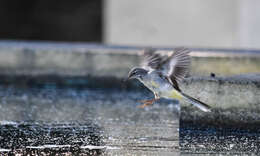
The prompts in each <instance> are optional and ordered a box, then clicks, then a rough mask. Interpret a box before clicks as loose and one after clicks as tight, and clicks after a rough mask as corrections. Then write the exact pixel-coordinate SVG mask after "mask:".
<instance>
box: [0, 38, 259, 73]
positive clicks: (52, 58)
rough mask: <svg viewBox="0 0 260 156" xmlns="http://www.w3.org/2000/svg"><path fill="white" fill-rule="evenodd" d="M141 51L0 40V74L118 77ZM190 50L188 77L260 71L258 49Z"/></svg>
mask: <svg viewBox="0 0 260 156" xmlns="http://www.w3.org/2000/svg"><path fill="white" fill-rule="evenodd" d="M142 49H143V48H142V47H127V46H106V45H99V44H83V43H73V44H72V43H59V42H58V43H53V42H15V41H0V73H8V74H28V75H38V74H56V75H61V76H62V75H72V76H73V75H77V76H79V75H81V76H82V75H92V76H113V77H119V78H122V77H125V76H126V75H127V73H128V71H129V69H130V68H132V67H134V66H138V65H139V63H140V61H141V57H140V52H141V50H142ZM161 49H162V48H161ZM164 49H166V50H171V49H172V48H164ZM191 50H192V52H191V56H193V57H192V68H191V75H206V76H209V75H210V73H215V74H216V75H218V76H223V75H232V74H241V73H256V72H260V51H258V50H236V49H228V50H227V49H195V48H194V49H192V48H191Z"/></svg>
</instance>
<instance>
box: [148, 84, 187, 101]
mask: <svg viewBox="0 0 260 156" xmlns="http://www.w3.org/2000/svg"><path fill="white" fill-rule="evenodd" d="M151 85H152V86H153V87H155V88H159V84H158V83H156V82H154V81H151ZM163 94H164V95H165V97H167V98H171V99H177V100H181V99H182V98H183V95H182V94H181V93H180V92H178V91H177V90H175V89H171V90H169V91H166V92H164V93H163Z"/></svg>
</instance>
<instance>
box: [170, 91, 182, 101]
mask: <svg viewBox="0 0 260 156" xmlns="http://www.w3.org/2000/svg"><path fill="white" fill-rule="evenodd" d="M169 98H172V99H177V100H181V99H182V98H183V95H182V94H181V93H180V92H178V91H177V90H175V89H172V90H171V91H169Z"/></svg>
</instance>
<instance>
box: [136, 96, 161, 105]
mask: <svg viewBox="0 0 260 156" xmlns="http://www.w3.org/2000/svg"><path fill="white" fill-rule="evenodd" d="M158 99H159V97H158V96H157V94H155V98H154V99H151V100H142V101H140V102H141V103H143V104H142V105H140V106H138V108H144V107H146V106H150V105H152V104H153V103H154V102H155V101H157V100H158Z"/></svg>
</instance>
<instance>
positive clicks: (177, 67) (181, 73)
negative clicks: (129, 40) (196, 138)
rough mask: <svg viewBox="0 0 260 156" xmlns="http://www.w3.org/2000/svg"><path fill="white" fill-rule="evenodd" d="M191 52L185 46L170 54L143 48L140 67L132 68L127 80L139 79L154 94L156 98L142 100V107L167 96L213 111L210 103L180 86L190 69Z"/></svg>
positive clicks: (167, 97) (203, 109) (206, 110)
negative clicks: (189, 93) (190, 94)
mask: <svg viewBox="0 0 260 156" xmlns="http://www.w3.org/2000/svg"><path fill="white" fill-rule="evenodd" d="M189 53H190V50H189V49H188V48H184V47H178V48H174V49H173V51H170V53H168V55H162V53H158V51H156V50H155V49H152V48H148V49H147V48H146V49H144V50H143V60H142V61H141V65H140V67H134V68H132V69H131V70H130V71H129V73H128V77H127V80H130V79H138V80H139V81H140V82H141V83H142V84H144V86H146V87H147V88H148V89H149V90H151V91H152V92H153V94H154V99H151V100H142V101H141V103H143V105H140V106H139V107H140V108H144V107H146V106H149V105H152V104H153V103H154V102H155V101H157V100H159V99H160V98H166V99H176V100H178V101H181V100H186V101H187V102H189V103H191V104H193V105H194V106H196V107H198V108H199V109H200V110H202V111H204V112H211V107H210V106H209V105H208V104H206V103H204V102H201V101H200V100H198V99H195V98H193V97H191V96H189V95H187V94H185V93H183V92H182V90H181V89H180V88H179V83H181V82H182V81H183V79H184V78H185V77H186V75H187V74H188V73H189V70H190V64H191V58H190V56H189Z"/></svg>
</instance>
